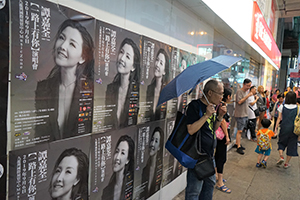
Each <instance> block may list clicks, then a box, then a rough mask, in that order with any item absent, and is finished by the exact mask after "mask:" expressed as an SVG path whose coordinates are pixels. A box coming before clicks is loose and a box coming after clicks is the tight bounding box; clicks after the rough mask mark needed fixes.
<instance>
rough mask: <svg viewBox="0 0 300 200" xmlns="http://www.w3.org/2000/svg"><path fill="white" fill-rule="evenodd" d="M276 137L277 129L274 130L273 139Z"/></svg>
mask: <svg viewBox="0 0 300 200" xmlns="http://www.w3.org/2000/svg"><path fill="white" fill-rule="evenodd" d="M275 136H277V128H275V130H274V137H275Z"/></svg>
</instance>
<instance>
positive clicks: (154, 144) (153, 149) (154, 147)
mask: <svg viewBox="0 0 300 200" xmlns="http://www.w3.org/2000/svg"><path fill="white" fill-rule="evenodd" d="M149 148H150V156H153V155H155V154H156V153H157V151H158V150H159V149H160V133H159V132H158V131H156V132H155V133H154V134H153V136H152V138H151V141H150V145H149Z"/></svg>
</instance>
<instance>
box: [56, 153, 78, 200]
mask: <svg viewBox="0 0 300 200" xmlns="http://www.w3.org/2000/svg"><path fill="white" fill-rule="evenodd" d="M77 170H78V161H77V158H76V157H75V156H67V157H65V158H64V159H62V161H61V162H60V163H59V165H58V167H57V169H55V172H54V174H53V177H52V181H51V197H52V198H66V199H70V198H71V192H72V187H73V186H75V185H76V184H77V183H78V182H79V180H78V179H77Z"/></svg>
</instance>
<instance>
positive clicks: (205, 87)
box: [203, 79, 219, 94]
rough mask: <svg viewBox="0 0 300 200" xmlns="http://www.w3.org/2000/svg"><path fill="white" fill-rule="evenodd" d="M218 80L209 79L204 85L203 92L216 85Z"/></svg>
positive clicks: (205, 92) (214, 87) (212, 88)
mask: <svg viewBox="0 0 300 200" xmlns="http://www.w3.org/2000/svg"><path fill="white" fill-rule="evenodd" d="M218 84H219V82H218V81H217V80H214V79H211V80H209V81H207V83H206V84H205V86H204V89H203V92H204V94H207V93H208V91H209V90H214V89H216V88H217V87H218Z"/></svg>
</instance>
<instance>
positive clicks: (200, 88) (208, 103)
mask: <svg viewBox="0 0 300 200" xmlns="http://www.w3.org/2000/svg"><path fill="white" fill-rule="evenodd" d="M199 88H200V90H201V92H202V94H203V96H204V98H205V100H206V102H207V103H208V104H210V103H209V101H208V99H207V97H206V95H205V94H204V92H203V90H202V89H201V87H199Z"/></svg>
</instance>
